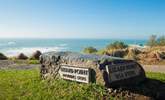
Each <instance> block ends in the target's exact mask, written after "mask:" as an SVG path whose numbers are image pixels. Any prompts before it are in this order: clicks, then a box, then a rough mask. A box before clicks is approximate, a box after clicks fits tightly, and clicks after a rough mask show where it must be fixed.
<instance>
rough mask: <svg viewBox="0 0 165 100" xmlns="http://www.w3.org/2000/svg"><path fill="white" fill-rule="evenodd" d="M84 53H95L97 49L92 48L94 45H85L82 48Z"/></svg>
mask: <svg viewBox="0 0 165 100" xmlns="http://www.w3.org/2000/svg"><path fill="white" fill-rule="evenodd" d="M83 52H84V53H87V54H91V53H96V52H97V49H96V48H94V47H86V48H85V49H84V50H83Z"/></svg>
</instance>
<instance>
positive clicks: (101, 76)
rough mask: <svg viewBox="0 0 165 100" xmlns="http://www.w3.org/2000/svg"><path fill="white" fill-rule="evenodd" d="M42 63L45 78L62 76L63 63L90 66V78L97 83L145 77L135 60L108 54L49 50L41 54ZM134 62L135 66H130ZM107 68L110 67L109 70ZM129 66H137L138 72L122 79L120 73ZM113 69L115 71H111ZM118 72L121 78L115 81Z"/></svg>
mask: <svg viewBox="0 0 165 100" xmlns="http://www.w3.org/2000/svg"><path fill="white" fill-rule="evenodd" d="M40 63H41V77H42V78H43V79H56V78H60V75H59V69H60V67H61V65H67V66H68V67H69V66H72V67H76V68H79V67H81V68H89V69H91V74H90V75H91V77H90V78H91V79H90V80H95V82H96V83H101V84H104V85H106V86H107V87H110V86H116V85H118V86H120V85H126V84H127V85H128V84H136V83H139V82H141V81H143V80H144V79H145V73H144V70H143V68H142V67H141V66H140V65H139V64H138V63H136V62H135V61H132V60H124V59H121V58H116V57H111V56H106V55H104V56H99V55H94V54H79V53H74V52H48V53H44V54H42V55H41V56H40ZM132 63H133V66H130V65H131V64H132ZM125 64H126V65H125ZM122 65H125V66H122ZM107 66H108V67H107ZM107 68H109V69H108V70H107ZM111 68H112V69H111ZM127 68H130V69H129V71H130V70H134V68H135V72H136V73H137V74H136V75H135V76H132V77H127V78H126V79H122V78H123V77H121V76H120V75H121V74H122V73H125V71H127ZM112 70H113V72H111V71H112ZM116 73H117V74H120V75H118V76H116V77H118V78H119V79H117V80H116V79H115V81H113V79H114V77H115V74H116ZM131 73H132V72H131ZM131 73H129V74H131ZM127 74H128V73H127ZM111 75H112V76H114V77H112V78H113V79H110V77H111ZM128 76H129V75H128ZM92 82H94V81H92Z"/></svg>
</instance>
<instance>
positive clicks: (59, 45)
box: [0, 39, 146, 56]
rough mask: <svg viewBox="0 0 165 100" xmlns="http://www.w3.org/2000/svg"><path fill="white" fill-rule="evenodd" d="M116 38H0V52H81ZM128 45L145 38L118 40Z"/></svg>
mask: <svg viewBox="0 0 165 100" xmlns="http://www.w3.org/2000/svg"><path fill="white" fill-rule="evenodd" d="M116 40H117V39H0V52H1V53H4V54H5V55H7V56H16V55H18V54H19V53H24V54H26V55H30V54H32V53H33V52H35V51H36V50H40V51H41V52H49V51H75V52H81V51H82V50H83V49H84V48H85V47H88V46H93V47H95V48H97V49H102V48H105V47H106V45H108V44H110V43H112V42H114V41H116ZM118 41H123V42H125V43H126V44H128V45H133V44H134V45H145V43H146V40H131V39H127V40H118Z"/></svg>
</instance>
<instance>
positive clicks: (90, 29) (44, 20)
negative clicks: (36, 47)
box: [0, 0, 165, 39]
mask: <svg viewBox="0 0 165 100" xmlns="http://www.w3.org/2000/svg"><path fill="white" fill-rule="evenodd" d="M152 34H156V35H159V36H161V35H165V0H0V38H3V37H7V38H8V37H9V38H17V37H24V38H28V37H29V38H31V37H34V38H121V39H128V38H132V39H146V38H148V37H149V36H150V35H152Z"/></svg>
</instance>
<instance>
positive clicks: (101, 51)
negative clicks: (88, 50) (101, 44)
mask: <svg viewBox="0 0 165 100" xmlns="http://www.w3.org/2000/svg"><path fill="white" fill-rule="evenodd" d="M106 53H107V52H106V50H105V49H101V50H98V51H97V53H96V54H98V55H105V54H106Z"/></svg>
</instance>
